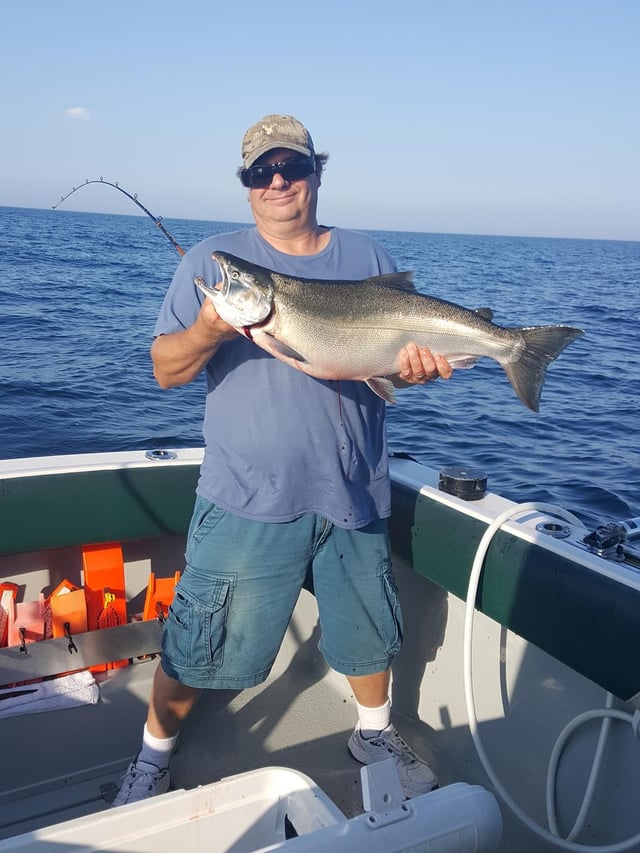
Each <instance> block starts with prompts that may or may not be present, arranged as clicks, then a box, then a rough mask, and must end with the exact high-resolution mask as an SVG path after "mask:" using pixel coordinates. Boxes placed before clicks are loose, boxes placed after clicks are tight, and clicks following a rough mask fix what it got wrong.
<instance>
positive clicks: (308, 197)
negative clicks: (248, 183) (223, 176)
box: [249, 148, 320, 224]
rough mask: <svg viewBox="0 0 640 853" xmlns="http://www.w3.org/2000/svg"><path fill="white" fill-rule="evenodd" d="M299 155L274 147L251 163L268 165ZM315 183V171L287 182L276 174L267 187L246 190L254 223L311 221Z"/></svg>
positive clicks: (316, 187)
mask: <svg viewBox="0 0 640 853" xmlns="http://www.w3.org/2000/svg"><path fill="white" fill-rule="evenodd" d="M301 156H302V155H300V154H298V153H297V152H296V151H290V150H289V149H288V148H274V149H273V150H271V151H268V152H267V153H266V154H263V155H262V157H260V158H259V159H258V160H257V161H256V163H255V164H254V165H268V166H271V165H274V164H275V163H284V162H286V161H289V160H297V159H299V158H300V157H301ZM319 186H320V181H319V179H318V176H317V175H316V173H315V172H313V173H312V174H311V175H309V176H308V177H306V178H301V179H300V180H297V181H296V180H294V181H287V180H285V178H284V177H283V176H282V175H281V174H278V173H276V174H275V175H274V176H273V178H272V180H271V183H270V185H269V186H268V187H265V188H264V189H253V188H252V189H250V190H249V202H250V204H251V210H252V212H253V216H254V218H255V220H256V222H257V223H258V224H260V223H261V222H265V223H266V222H269V221H270V222H277V223H281V224H285V223H287V222H291V223H295V222H305V221H307V220H309V219H312V220H315V215H316V206H317V203H318V187H319Z"/></svg>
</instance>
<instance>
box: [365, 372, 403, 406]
mask: <svg viewBox="0 0 640 853" xmlns="http://www.w3.org/2000/svg"><path fill="white" fill-rule="evenodd" d="M366 383H367V385H368V386H369V388H371V390H372V391H373V393H374V394H377V395H378V397H382V399H383V400H386V402H387V403H395V402H396V395H395V393H394V390H393V382H391V380H390V379H385V377H384V376H372V377H371V379H367V380H366Z"/></svg>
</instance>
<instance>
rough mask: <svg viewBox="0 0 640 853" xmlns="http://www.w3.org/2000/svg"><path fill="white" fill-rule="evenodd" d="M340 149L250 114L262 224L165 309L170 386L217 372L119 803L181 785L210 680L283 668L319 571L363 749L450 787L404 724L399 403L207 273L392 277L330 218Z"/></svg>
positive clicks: (358, 746) (362, 753) (357, 743)
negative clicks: (249, 334)
mask: <svg viewBox="0 0 640 853" xmlns="http://www.w3.org/2000/svg"><path fill="white" fill-rule="evenodd" d="M327 159H328V155H326V154H316V152H315V149H314V145H313V141H312V139H311V136H310V134H309V132H308V131H307V130H306V128H305V127H304V126H303V125H302V124H301V123H300V122H299V121H298V120H297V119H295V118H293V117H291V116H284V115H269V116H266V117H265V118H264V119H262V120H261V121H259V122H257V123H256V124H255V125H253V126H252V127H251V128H250V129H249V130H248V131H247V132H246V134H245V136H244V139H243V143H242V160H243V166H242V167H241V169H240V170H239V175H240V178H241V180H242V183H243V184H244V186H245V187H247V189H248V193H249V203H250V205H251V211H252V214H253V217H254V220H255V228H247V229H244V230H242V231H237V232H233V233H229V234H220V235H216V236H213V237H210V238H208V239H206V240H204V241H203V242H202V243H200V244H198V245H197V246H195V247H194V248H193V249H192V250H191V251H189V252H188V253H187V254H186V255H185V257H184V258H183V259H182V261H181V263H180V266H179V267H178V269H177V271H176V274H175V276H174V278H173V281H172V284H171V287H170V289H169V291H168V293H167V296H166V297H165V301H164V303H163V306H162V309H161V311H160V316H159V318H158V321H157V324H156V329H155V335H156V337H155V339H154V342H153V345H152V348H151V355H152V360H153V365H154V375H155V377H156V379H157V381H158V383H159V384H160V386H161V387H163V388H170V387H174V386H177V385H183V384H185V383H188V382H191V381H192V380H193V379H194V378H195V377H196V376H198V374H199V373H200V372H201V371H202V370H204V371H205V373H206V378H207V399H206V409H205V418H204V428H203V432H204V438H205V454H204V460H203V463H202V468H201V472H200V479H199V483H198V487H197V495H196V503H195V508H194V512H193V517H192V520H191V526H190V529H189V533H188V538H187V552H186V563H187V566H186V569H185V572H184V573H183V576H182V578H181V580H180V582H179V583H178V585H177V587H176V592H175V597H174V601H173V604H172V606H171V610H170V614H169V618H168V620H167V622H166V624H165V629H164V633H163V653H162V660H161V665H160V666H159V667H158V669H157V671H156V675H155V679H154V685H153V691H152V697H151V702H150V706H149V713H148V717H147V723H146V725H145V729H144V734H143V744H142V748H141V750H140V752H139V754H138V756H137V757H136V759H135V760H134V761H133V762H132V763H131V765H130V766H129V769H128V770H127V773H126V774H125V777H124V780H123V783H122V787H121V789H120V792H119V794H118V796H117V798H116V801H115V803H114V805H121V804H124V803H128V802H135V801H137V800H141V799H145V798H146V797H150V796H153V795H154V794H158V793H163V792H164V791H166V790H167V789H168V788H169V771H168V764H169V756H170V754H171V751H172V749H173V746H174V743H175V740H176V738H177V735H178V731H179V728H180V725H181V723H182V721H183V720H184V719H185V718H186V716H187V714H188V713H189V711H190V710H191V708H192V707H193V705H194V703H195V701H196V699H197V697H198V695H199V693H200V691H201V690H202V689H204V688H207V689H212V688H218V689H238V688H243V687H251V686H254V685H256V684H259V683H260V682H262V681H263V680H264V679H265V678H266V677H267V676H268V674H269V671H270V669H271V666H272V664H273V662H274V660H275V657H276V655H277V652H278V650H279V648H280V645H281V643H282V639H283V637H284V633H285V631H286V628H287V625H288V623H289V619H290V617H291V614H292V611H293V608H294V606H295V603H296V600H297V598H298V594H299V592H300V588H301V586H302V584H303V582H304V580H305V577H306V576H307V573H308V572H312V575H313V584H314V592H315V596H316V599H317V603H318V609H319V618H320V626H321V633H322V639H321V642H320V646H319V647H320V650H321V651H322V654H323V655H324V657H325V659H326V661H327V663H328V664H329V665H330V666H331V667H333V668H334V669H335V670H337V671H338V672H341V673H343V674H344V675H346V677H347V678H348V680H349V684H350V686H351V689H352V691H353V694H354V696H355V699H356V708H357V712H358V724H357V726H356V728H355V730H354V732H353V734H352V735H351V737H350V739H349V743H348V748H349V751H350V752H351V754H352V755H353V756H354V758H356V759H357V760H358V761H360V762H361V763H365V764H368V763H371V762H375V761H379V760H382V759H384V758H388V757H389V756H393V757H394V759H395V761H396V766H397V769H398V773H399V777H400V780H401V783H402V786H403V790H404V792H405V795H406V796H408V797H410V796H416V795H418V794H421V793H425V792H427V791H429V790H431V789H432V788H433V787H435V785H436V784H437V783H436V777H435V775H434V774H433V772H432V771H431V769H430V768H429V766H428V765H427V764H426V763H424V762H423V761H421V760H420V759H419V758H418V756H416V755H415V753H413V751H412V750H411V749H410V748H409V747H408V746H407V744H406V743H405V742H404V741H403V740H402V738H401V737H400V735H399V734H398V733H397V732H396V730H395V728H394V727H393V725H392V724H391V723H390V702H389V667H390V665H391V661H392V660H393V657H394V655H395V654H396V652H397V651H398V649H399V647H400V643H401V639H402V622H401V614H400V609H399V605H398V600H397V595H396V587H395V582H394V579H393V573H392V568H391V561H390V552H389V542H388V534H387V521H386V519H387V517H388V515H389V513H390V483H389V472H388V459H387V444H386V433H385V404H384V402H383V401H382V400H380V399H379V398H378V397H377V396H376V395H375V394H373V392H372V391H370V389H369V388H367V386H366V385H365V384H364V383H361V382H344V381H342V382H340V383H338V382H331V381H321V380H317V379H313V378H311V377H309V376H306V375H305V374H303V373H301V372H300V371H297V370H295V369H292V368H291V367H290V366H288V365H286V364H283V363H282V362H280V361H278V360H277V359H275V358H273V357H272V356H271V355H269V354H267V353H266V352H264V351H263V350H262V349H260V348H259V347H257V346H256V345H255V344H253V342H252V341H250V340H248V339H246V338H245V337H243V336H242V335H239V334H238V333H237V332H236V331H235V330H234V329H233V328H232V327H231V326H229V325H227V324H226V323H225V322H224V321H223V320H222V319H221V318H220V317H219V316H218V315H217V313H216V311H215V308H214V306H213V304H212V302H211V301H210V300H208V299H205V298H204V297H203V296H202V294H201V293H200V291H199V290H197V289H196V287H195V286H194V283H193V281H194V277H195V276H202V277H203V278H204V279H205V281H206V282H207V283H209V284H212V283H215V282H216V281H218V280H219V279H220V272H219V270H218V268H217V265H216V264H215V262H214V261H212V260H211V252H212V251H213V250H224V251H228V252H230V253H232V254H234V255H236V256H238V257H242V258H244V259H246V260H249V261H251V262H253V263H256V264H259V265H261V266H264V267H268V268H270V269H275V270H277V271H278V272H281V273H284V274H287V275H292V276H296V277H302V278H313V279H327V280H330V279H343V280H357V279H363V278H366V277H368V276H372V275H379V274H383V273H388V272H393V271H394V270H395V266H394V263H393V261H392V260H391V258H390V257H389V256H388V255H387V253H386V252H385V251H384V250H383V249H382V248H381V247H380V246H378V245H377V244H376V243H375V242H374V241H372V240H370V239H369V238H368V237H367V236H365V235H363V234H359V233H356V232H350V231H344V230H342V229H338V228H330V227H326V226H323V225H319V224H318V221H317V218H316V207H317V201H318V189H319V187H320V180H321V175H322V171H323V167H324V165H325V163H326V161H327ZM400 363H401V371H400V374H399V376H398V377H396V378H394V381H396V382H397V384H399V385H402V384H411V383H423V382H425V381H427V380H430V379H434V378H436V377H437V376H442V377H444V378H449V376H450V375H451V368H450V367H449V365H448V363H447V362H446V360H445V359H443V358H441V357H434V356H432V355H431V353H430V352H429V351H428V350H427V349H426V348H423V349H422V350H420V349H418V347H417V346H416V345H415V344H410V345H409V346H407V347H406V348H405V349H404V350H403V351H402V353H401V361H400Z"/></svg>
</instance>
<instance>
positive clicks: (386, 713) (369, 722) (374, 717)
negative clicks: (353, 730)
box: [356, 699, 391, 738]
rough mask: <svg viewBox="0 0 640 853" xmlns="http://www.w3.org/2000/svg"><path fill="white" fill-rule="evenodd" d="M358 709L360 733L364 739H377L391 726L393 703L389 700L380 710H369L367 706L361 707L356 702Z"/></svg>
mask: <svg viewBox="0 0 640 853" xmlns="http://www.w3.org/2000/svg"><path fill="white" fill-rule="evenodd" d="M356 708H357V709H358V723H359V725H360V732H361V733H362V736H363V737H365V738H372V737H375V736H376V735H379V734H380V732H381V731H382V729H386V727H387V726H388V725H389V721H390V720H391V702H390V701H389V699H387V701H386V702H385V703H384V705H380V707H379V708H367V707H366V706H365V705H360V703H359V702H358V701H357V700H356Z"/></svg>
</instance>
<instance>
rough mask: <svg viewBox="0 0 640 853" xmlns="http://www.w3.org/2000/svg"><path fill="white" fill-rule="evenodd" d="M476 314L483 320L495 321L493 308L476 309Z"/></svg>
mask: <svg viewBox="0 0 640 853" xmlns="http://www.w3.org/2000/svg"><path fill="white" fill-rule="evenodd" d="M475 313H476V314H477V315H478V316H479V317H482V319H483V320H493V311H492V310H491V308H476V310H475Z"/></svg>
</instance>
